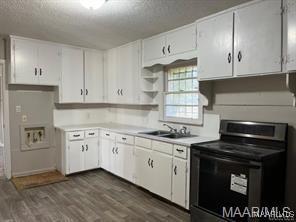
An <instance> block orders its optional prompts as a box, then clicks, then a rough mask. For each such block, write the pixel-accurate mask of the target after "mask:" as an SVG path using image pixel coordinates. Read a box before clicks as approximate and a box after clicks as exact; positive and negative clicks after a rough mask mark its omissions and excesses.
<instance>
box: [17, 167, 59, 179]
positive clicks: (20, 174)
mask: <svg viewBox="0 0 296 222" xmlns="http://www.w3.org/2000/svg"><path fill="white" fill-rule="evenodd" d="M53 170H56V167H50V168H43V169H38V170H31V171H24V172H18V173H14V172H12V177H23V176H30V175H34V174H38V173H45V172H48V171H53Z"/></svg>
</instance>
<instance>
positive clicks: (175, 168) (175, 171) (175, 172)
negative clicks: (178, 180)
mask: <svg viewBox="0 0 296 222" xmlns="http://www.w3.org/2000/svg"><path fill="white" fill-rule="evenodd" d="M174 174H175V175H177V166H175V167H174Z"/></svg>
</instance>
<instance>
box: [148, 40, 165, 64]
mask: <svg viewBox="0 0 296 222" xmlns="http://www.w3.org/2000/svg"><path fill="white" fill-rule="evenodd" d="M143 53H144V55H143V59H144V62H146V61H151V60H156V59H161V58H163V57H166V54H167V49H166V36H165V35H161V36H157V37H152V38H149V39H145V40H143Z"/></svg>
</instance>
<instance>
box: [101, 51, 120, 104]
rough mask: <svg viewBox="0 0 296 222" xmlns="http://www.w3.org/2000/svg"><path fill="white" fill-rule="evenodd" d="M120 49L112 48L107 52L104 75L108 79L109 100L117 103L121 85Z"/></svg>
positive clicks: (107, 92) (107, 91)
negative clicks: (119, 85)
mask: <svg viewBox="0 0 296 222" xmlns="http://www.w3.org/2000/svg"><path fill="white" fill-rule="evenodd" d="M117 64H118V49H116V48H115V49H110V50H108V51H107V52H106V54H105V65H104V69H105V72H104V75H105V79H106V80H107V82H106V85H107V89H106V90H105V92H106V94H107V102H109V103H116V102H117V101H119V87H118V83H117V72H118V66H117Z"/></svg>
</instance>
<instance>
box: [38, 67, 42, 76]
mask: <svg viewBox="0 0 296 222" xmlns="http://www.w3.org/2000/svg"><path fill="white" fill-rule="evenodd" d="M39 75H40V76H42V69H41V68H40V69H39Z"/></svg>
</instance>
